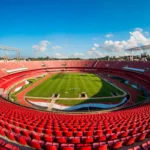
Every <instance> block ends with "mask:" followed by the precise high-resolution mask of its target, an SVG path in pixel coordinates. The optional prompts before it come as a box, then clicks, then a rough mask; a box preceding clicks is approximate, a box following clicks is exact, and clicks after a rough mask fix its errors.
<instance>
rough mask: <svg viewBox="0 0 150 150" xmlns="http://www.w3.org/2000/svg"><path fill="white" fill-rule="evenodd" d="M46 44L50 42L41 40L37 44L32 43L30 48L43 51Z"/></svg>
mask: <svg viewBox="0 0 150 150" xmlns="http://www.w3.org/2000/svg"><path fill="white" fill-rule="evenodd" d="M48 44H51V43H50V42H49V41H46V40H43V41H41V42H40V43H39V44H37V45H33V46H32V48H33V49H34V50H35V51H39V52H44V51H46V48H47V46H48Z"/></svg>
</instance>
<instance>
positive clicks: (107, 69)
mask: <svg viewBox="0 0 150 150" xmlns="http://www.w3.org/2000/svg"><path fill="white" fill-rule="evenodd" d="M124 66H128V67H131V68H139V69H145V68H147V71H145V72H144V73H138V72H132V71H129V70H124V69H123V67H124ZM23 67H26V68H28V71H21V72H19V73H13V74H11V75H10V74H9V73H8V72H7V71H6V70H12V69H17V68H23ZM64 67H66V68H67V67H68V68H76V69H77V68H82V69H84V68H89V69H90V68H91V69H92V68H93V67H94V68H96V69H97V70H96V73H100V74H101V75H103V77H104V78H108V80H111V78H109V77H108V76H106V73H107V74H112V75H117V76H121V77H124V78H127V79H130V80H132V81H134V82H137V83H138V84H140V85H141V86H142V87H143V88H145V89H146V90H147V91H148V92H149V93H150V86H149V85H150V84H149V83H150V80H149V79H150V71H149V69H148V68H150V63H149V62H118V61H92V60H91V61H87V60H78V61H43V62H40V61H36V62H19V63H17V62H5V63H4V62H0V77H1V78H0V88H4V89H8V88H9V87H10V86H11V85H13V84H15V83H16V82H19V81H22V80H23V79H25V78H28V77H30V76H35V75H37V74H38V75H39V74H42V73H44V72H48V70H47V69H50V70H53V69H58V68H64ZM143 67H144V68H143ZM116 83H117V82H116ZM118 84H119V83H118ZM120 86H121V85H120ZM126 90H127V91H129V92H130V93H134V92H133V91H132V90H131V89H130V88H129V87H128V88H126ZM132 101H133V102H134V99H133V100H132ZM0 110H1V111H0V136H1V138H2V139H0V149H1V150H8V149H11V150H19V149H23V148H24V149H32V148H33V149H45V150H107V149H129V150H140V149H141V150H148V149H150V102H147V103H144V104H141V105H140V106H139V105H138V106H135V107H131V108H128V109H121V110H117V111H112V112H106V113H92V114H87V113H85V114H72V113H70V114H62V113H54V112H44V111H39V110H35V109H31V108H27V107H23V106H19V105H17V104H14V103H11V102H8V101H7V100H5V99H3V98H2V97H1V98H0ZM4 139H5V140H4ZM7 141H8V142H7ZM9 141H11V142H12V143H14V144H10V143H9ZM16 145H17V146H16Z"/></svg>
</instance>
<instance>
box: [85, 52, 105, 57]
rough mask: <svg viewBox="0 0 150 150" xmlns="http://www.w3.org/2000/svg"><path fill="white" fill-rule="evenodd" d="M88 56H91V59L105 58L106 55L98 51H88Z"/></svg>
mask: <svg viewBox="0 0 150 150" xmlns="http://www.w3.org/2000/svg"><path fill="white" fill-rule="evenodd" d="M87 55H88V56H89V58H99V57H103V56H104V54H103V53H101V52H99V51H97V50H94V51H93V50H88V51H87Z"/></svg>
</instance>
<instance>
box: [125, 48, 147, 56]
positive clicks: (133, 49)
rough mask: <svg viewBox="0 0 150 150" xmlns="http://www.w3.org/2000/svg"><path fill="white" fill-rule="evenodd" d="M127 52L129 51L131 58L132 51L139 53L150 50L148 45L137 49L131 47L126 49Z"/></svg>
mask: <svg viewBox="0 0 150 150" xmlns="http://www.w3.org/2000/svg"><path fill="white" fill-rule="evenodd" d="M126 50H127V51H131V56H132V57H133V51H140V50H143V52H145V51H146V50H150V45H143V46H138V47H133V48H129V49H126Z"/></svg>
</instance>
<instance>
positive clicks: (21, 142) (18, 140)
mask: <svg viewBox="0 0 150 150" xmlns="http://www.w3.org/2000/svg"><path fill="white" fill-rule="evenodd" d="M16 141H17V142H18V143H20V144H22V145H27V142H26V140H25V139H24V138H23V136H17V137H16Z"/></svg>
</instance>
